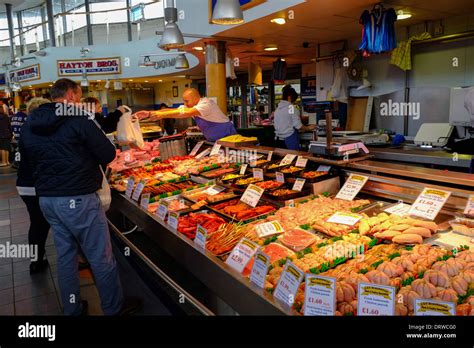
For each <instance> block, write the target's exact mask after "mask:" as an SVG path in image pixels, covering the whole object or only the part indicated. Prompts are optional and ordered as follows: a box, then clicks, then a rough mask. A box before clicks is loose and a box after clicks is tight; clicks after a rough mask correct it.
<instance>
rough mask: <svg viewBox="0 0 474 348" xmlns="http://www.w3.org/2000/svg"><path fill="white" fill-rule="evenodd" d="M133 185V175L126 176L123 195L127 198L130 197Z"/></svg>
mask: <svg viewBox="0 0 474 348" xmlns="http://www.w3.org/2000/svg"><path fill="white" fill-rule="evenodd" d="M134 186H135V178H134V177H133V176H131V177H129V178H128V182H127V189H126V190H125V196H127V197H128V198H130V197H132V191H133V187H134Z"/></svg>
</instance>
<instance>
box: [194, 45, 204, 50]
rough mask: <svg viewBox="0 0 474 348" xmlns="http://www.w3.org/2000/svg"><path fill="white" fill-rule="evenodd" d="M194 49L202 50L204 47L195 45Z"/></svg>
mask: <svg viewBox="0 0 474 348" xmlns="http://www.w3.org/2000/svg"><path fill="white" fill-rule="evenodd" d="M193 50H195V51H202V50H203V48H202V47H201V46H195V47H193Z"/></svg>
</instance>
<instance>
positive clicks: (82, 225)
mask: <svg viewBox="0 0 474 348" xmlns="http://www.w3.org/2000/svg"><path fill="white" fill-rule="evenodd" d="M39 203H40V206H41V210H42V211H43V213H44V216H45V218H46V220H48V222H49V223H50V225H51V228H52V230H53V236H54V244H55V245H56V252H57V258H58V281H59V288H60V290H61V299H62V303H63V308H64V314H65V315H79V314H81V311H82V306H81V295H80V291H79V289H80V284H79V270H78V264H77V247H78V244H79V245H80V246H81V248H82V250H83V252H84V254H85V256H86V257H87V260H88V261H89V264H90V265H91V268H92V272H93V274H94V278H95V283H96V286H97V289H98V290H99V295H100V301H101V306H102V311H103V312H104V314H105V315H115V314H118V313H119V311H120V309H121V307H122V303H123V292H122V286H121V284H120V279H119V275H118V270H117V265H116V262H115V257H114V255H113V253H112V244H111V242H110V234H109V228H108V225H107V220H106V217H105V212H104V209H103V208H102V205H101V204H100V201H99V198H98V196H97V195H96V194H95V193H91V194H87V195H80V196H70V197H40V199H39Z"/></svg>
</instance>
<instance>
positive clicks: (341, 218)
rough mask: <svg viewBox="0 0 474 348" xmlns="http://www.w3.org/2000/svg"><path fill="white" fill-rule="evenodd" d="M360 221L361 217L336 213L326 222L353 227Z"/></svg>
mask: <svg viewBox="0 0 474 348" xmlns="http://www.w3.org/2000/svg"><path fill="white" fill-rule="evenodd" d="M360 219H362V216H361V215H358V214H351V213H343V212H336V213H334V214H333V215H332V216H331V217H330V218H329V219H328V220H327V222H332V223H335V224H342V225H348V226H354V225H355V224H356V223H357V221H359V220H360Z"/></svg>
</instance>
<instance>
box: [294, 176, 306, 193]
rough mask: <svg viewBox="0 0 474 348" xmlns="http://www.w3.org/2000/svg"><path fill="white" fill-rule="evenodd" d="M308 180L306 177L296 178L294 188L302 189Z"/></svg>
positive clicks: (295, 189) (296, 189)
mask: <svg viewBox="0 0 474 348" xmlns="http://www.w3.org/2000/svg"><path fill="white" fill-rule="evenodd" d="M305 182H306V179H302V178H298V179H296V180H295V183H294V184H293V190H294V191H301V190H302V189H303V186H304V183H305Z"/></svg>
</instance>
